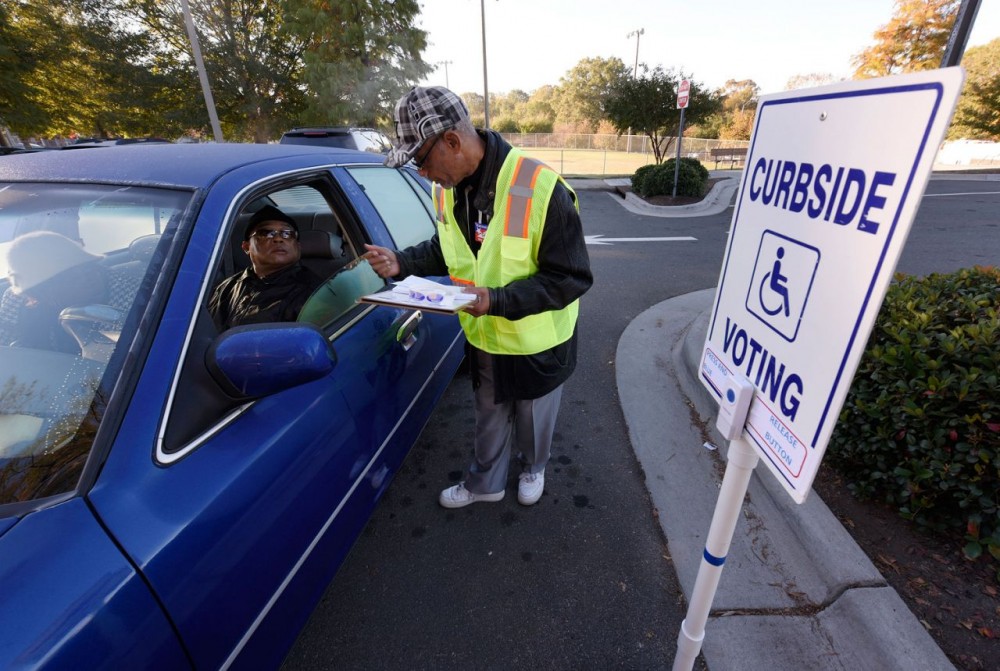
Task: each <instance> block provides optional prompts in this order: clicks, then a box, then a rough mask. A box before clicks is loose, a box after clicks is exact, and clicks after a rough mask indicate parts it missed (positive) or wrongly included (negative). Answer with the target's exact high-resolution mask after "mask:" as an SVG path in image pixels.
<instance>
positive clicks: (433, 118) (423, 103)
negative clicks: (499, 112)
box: [385, 86, 469, 168]
mask: <svg viewBox="0 0 1000 671" xmlns="http://www.w3.org/2000/svg"><path fill="white" fill-rule="evenodd" d="M394 117H395V122H396V145H395V146H394V147H393V148H392V151H390V152H389V155H388V156H387V157H386V159H385V164H386V165H387V166H389V167H390V168H398V167H399V166H401V165H403V164H404V163H406V162H407V161H409V160H410V159H411V158H413V155H414V154H416V153H417V152H418V151H419V150H420V147H422V146H423V144H424V142H426V141H427V140H429V139H431V138H432V137H434V136H435V135H439V134H441V133H443V132H445V131H446V130H448V129H449V128H454V127H455V126H457V125H458V124H459V122H461V121H463V120H464V119H468V118H469V108H468V107H466V105H465V101H464V100H462V99H461V98H459V97H458V96H457V95H455V94H454V93H452V92H451V91H449V90H448V89H446V88H445V87H443V86H428V87H426V88H424V87H421V86H416V87H414V88H412V89H410V91H409V93H407V94H406V95H404V96H403V97H402V98H400V99H399V102H397V103H396V111H395V114H394Z"/></svg>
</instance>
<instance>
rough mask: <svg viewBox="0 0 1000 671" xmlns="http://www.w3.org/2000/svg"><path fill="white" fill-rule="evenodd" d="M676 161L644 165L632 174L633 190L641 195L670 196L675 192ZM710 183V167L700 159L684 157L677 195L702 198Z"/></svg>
mask: <svg viewBox="0 0 1000 671" xmlns="http://www.w3.org/2000/svg"><path fill="white" fill-rule="evenodd" d="M674 163H675V159H669V160H667V161H664V162H663V163H660V164H659V165H644V166H642V167H641V168H639V169H638V170H636V171H635V174H633V175H632V190H633V191H635V192H636V193H637V194H639V195H640V196H643V197H645V198H649V197H650V196H669V195H672V194H673V192H674ZM707 183H708V168H706V167H705V166H703V165H702V164H701V162H700V161H698V159H695V158H687V157H684V158H682V159H681V167H680V170H679V171H678V173H677V195H678V196H693V197H695V198H701V197H702V196H703V195H705V185H706V184H707Z"/></svg>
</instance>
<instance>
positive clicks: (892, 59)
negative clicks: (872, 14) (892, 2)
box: [853, 0, 961, 79]
mask: <svg viewBox="0 0 1000 671" xmlns="http://www.w3.org/2000/svg"><path fill="white" fill-rule="evenodd" d="M960 5H961V0H896V9H895V13H894V14H893V16H892V18H891V19H890V20H889V23H887V24H885V25H884V26H881V27H880V28H879V29H878V30H876V31H875V34H874V38H875V44H873V45H872V46H870V47H868V48H867V49H865V50H864V51H862V52H861V53H860V54H857V55H856V56H855V57H854V58H853V63H854V66H855V71H854V76H855V78H857V79H867V78H870V77H884V76H887V75H894V74H899V73H903V72H915V71H918V70H932V69H934V68H936V67H939V66H940V64H941V58H942V57H943V56H944V51H945V48H946V47H947V46H948V37H949V36H950V34H951V28H952V25H954V23H955V17H956V16H957V14H958V9H959V7H960Z"/></svg>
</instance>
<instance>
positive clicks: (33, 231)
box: [0, 144, 464, 669]
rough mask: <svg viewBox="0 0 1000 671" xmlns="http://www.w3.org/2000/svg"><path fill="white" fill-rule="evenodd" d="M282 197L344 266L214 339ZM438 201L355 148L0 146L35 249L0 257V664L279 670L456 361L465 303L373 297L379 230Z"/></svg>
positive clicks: (9, 190)
mask: <svg viewBox="0 0 1000 671" xmlns="http://www.w3.org/2000/svg"><path fill="white" fill-rule="evenodd" d="M264 205H274V206H277V207H279V208H280V209H281V210H282V211H284V212H286V213H288V214H289V215H291V216H292V217H294V219H295V221H296V223H297V225H298V228H299V231H300V244H301V249H302V263H303V264H304V265H306V266H308V267H310V268H311V269H313V270H314V271H315V272H316V273H317V274H319V275H321V277H323V278H324V279H325V280H326V281H325V282H324V284H322V285H321V286H320V287H319V289H317V290H316V292H315V293H314V294H313V295H312V297H311V298H310V299H309V300H308V302H307V303H306V304H305V307H304V308H303V309H302V312H301V313H300V314H299V319H298V321H297V322H287V323H269V324H259V325H252V326H240V327H236V328H233V329H229V330H225V331H221V332H220V330H219V329H218V328H217V327H216V325H215V324H214V322H213V319H212V316H211V314H210V313H209V310H208V303H209V298H210V296H211V294H212V291H213V289H214V288H215V286H216V285H217V284H218V283H219V282H220V281H221V280H222V279H223V278H225V277H227V276H229V275H232V274H233V273H236V272H239V271H240V270H242V269H243V268H244V267H246V264H247V257H246V254H245V253H244V252H243V250H242V249H241V246H240V245H241V243H242V241H243V229H244V227H245V225H246V221H247V220H248V219H249V218H250V217H251V216H252V213H253V212H254V211H256V210H257V209H259V208H260V207H263V206H264ZM432 212H433V211H432V205H431V200H430V195H429V192H428V185H427V184H426V183H425V182H424V181H423V180H421V179H420V178H419V177H418V176H417V175H416V174H415V173H414V172H412V171H411V170H409V169H400V170H396V169H389V168H385V167H383V166H382V164H381V157H380V156H377V155H372V154H366V153H363V152H353V151H346V150H339V149H326V148H309V147H300V146H294V145H229V144H217V145H213V144H207V145H174V144H163V145H143V146H122V147H108V148H94V149H87V150H81V151H75V152H42V153H37V154H24V155H16V156H8V157H0V248H6V249H9V248H10V247H11V246H12V245H16V246H17V245H19V249H20V250H21V251H24V252H25V253H28V252H30V253H31V254H34V256H33V257H32V258H31V261H30V263H25V262H24V261H23V260H21V261H18V265H17V267H16V268H14V267H13V263H11V266H10V267H9V266H8V264H7V254H6V251H5V250H0V296H2V301H0V338H3V339H4V340H5V342H0V595H2V596H0V668H52V669H67V668H77V669H84V668H86V669H92V668H119V669H140V668H141V669H179V668H199V669H203V668H204V669H207V668H228V667H233V668H246V667H252V668H270V667H276V666H278V665H279V664H280V663H281V661H282V659H283V657H284V655H285V653H286V652H287V650H288V649H289V648H290V647H291V645H292V643H293V642H294V640H295V638H296V636H297V634H298V632H299V630H300V628H301V627H302V626H303V624H304V623H305V621H306V620H307V618H308V616H309V614H310V612H311V611H312V609H313V607H314V606H315V604H316V603H317V601H318V600H319V598H320V596H321V595H322V592H323V590H324V588H325V586H326V585H327V583H328V582H329V581H330V580H331V578H332V577H333V574H334V573H335V572H336V570H337V568H338V566H339V565H340V564H341V562H342V561H343V559H344V557H345V556H346V554H347V553H348V551H349V550H350V548H351V545H352V544H353V542H354V540H355V539H356V537H357V536H358V534H359V533H360V532H361V530H362V529H363V527H364V525H365V523H366V521H367V520H368V518H369V515H370V514H371V512H372V510H373V508H374V506H375V505H376V503H377V501H378V499H379V497H380V496H381V494H382V493H383V492H384V491H385V489H386V487H387V486H388V484H389V482H390V480H391V478H392V476H393V474H394V473H395V472H396V471H397V469H398V468H399V466H400V464H401V462H402V460H403V458H404V457H405V456H406V454H407V451H408V450H409V449H410V447H411V446H412V444H413V443H414V441H415V440H416V438H417V436H418V434H419V433H420V431H421V429H422V428H423V426H424V424H425V423H426V422H427V419H428V417H429V416H430V413H431V411H432V409H433V407H434V405H435V404H436V403H437V401H438V399H439V398H440V396H441V394H442V393H443V392H444V390H445V388H446V386H447V385H448V383H449V381H450V380H451V378H452V377H453V375H454V373H455V371H456V369H457V368H458V365H459V363H460V362H461V359H462V356H463V345H464V340H463V337H462V335H461V331H460V329H459V326H458V320H456V319H455V318H454V317H452V316H447V315H438V314H431V313H426V314H425V313H423V312H421V311H419V310H412V309H403V308H398V309H397V308H394V307H386V306H378V307H376V306H374V305H371V304H364V303H359V302H357V300H356V299H357V298H358V297H359V296H361V295H364V294H368V293H372V292H373V291H378V290H381V289H383V288H384V287H385V282H384V280H382V279H381V278H379V277H378V276H377V275H376V274H375V273H374V272H373V271H372V270H371V268H370V267H369V266H368V264H367V263H366V262H363V261H361V260H360V259H359V257H360V255H361V254H362V253H363V251H364V248H363V244H364V243H366V242H369V243H375V244H378V245H385V246H390V247H396V248H402V247H406V246H408V245H411V244H413V243H415V242H419V241H421V240H424V239H427V238H429V237H430V236H432V235H433V233H434V222H433V213H432ZM39 231H45V232H48V233H45V234H39V233H38V232H39ZM22 236H31V238H26V239H25V240H20V239H21V238H22ZM65 238H68V239H69V240H71V241H74V244H72V245H66V244H64V243H65ZM19 240H20V242H19ZM54 241H59V244H55V243H54ZM25 242H31V244H23V243H25ZM13 260H14V259H13V257H11V259H10V261H11V262H13ZM65 268H69V271H63V270H62V269H65ZM83 268H86V269H87V272H88V273H89V274H86V275H84V274H82V272H83V270H82V269H83ZM74 271H76V272H74ZM432 279H437V280H438V281H447V278H432ZM27 287H30V288H27ZM19 319H23V320H27V323H25V322H23V321H22V322H19V321H18V320H19ZM5 332H6V336H3V335H2V334H4V333H5Z"/></svg>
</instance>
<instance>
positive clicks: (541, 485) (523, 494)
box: [517, 471, 545, 506]
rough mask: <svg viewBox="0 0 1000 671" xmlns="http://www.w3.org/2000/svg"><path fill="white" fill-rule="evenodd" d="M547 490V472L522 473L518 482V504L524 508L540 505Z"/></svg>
mask: <svg viewBox="0 0 1000 671" xmlns="http://www.w3.org/2000/svg"><path fill="white" fill-rule="evenodd" d="M544 489H545V472H544V471H543V472H541V473H521V475H519V476H518V482H517V502H518V503H520V504H521V505H522V506H530V505H534V504H535V503H538V499H540V498H542V490H544Z"/></svg>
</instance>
